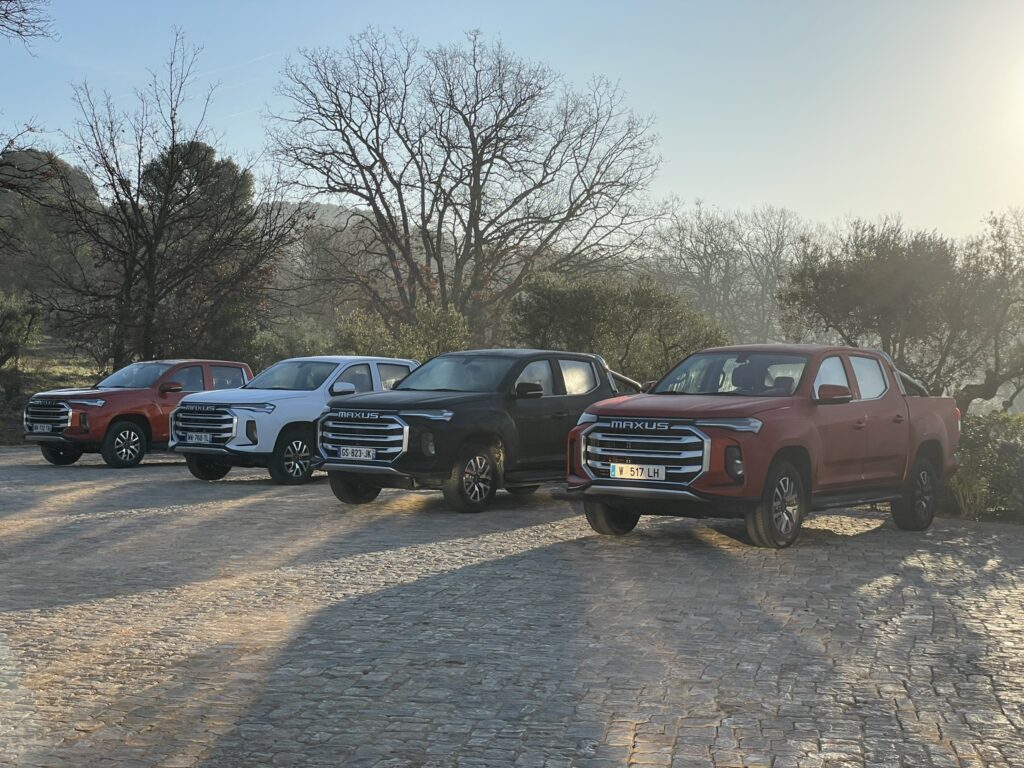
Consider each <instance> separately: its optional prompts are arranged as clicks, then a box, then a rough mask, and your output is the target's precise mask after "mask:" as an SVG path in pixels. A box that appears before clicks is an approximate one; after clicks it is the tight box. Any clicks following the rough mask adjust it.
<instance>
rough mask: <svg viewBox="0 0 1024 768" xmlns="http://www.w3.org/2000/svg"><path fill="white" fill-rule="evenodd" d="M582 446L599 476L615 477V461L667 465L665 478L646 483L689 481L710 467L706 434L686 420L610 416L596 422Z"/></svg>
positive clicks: (593, 472) (588, 460)
mask: <svg viewBox="0 0 1024 768" xmlns="http://www.w3.org/2000/svg"><path fill="white" fill-rule="evenodd" d="M583 450H584V458H585V460H586V466H587V469H589V470H590V473H591V474H592V475H593V476H594V477H595V478H596V479H606V480H612V478H611V465H612V464H644V465H647V466H662V467H664V468H665V479H664V480H661V481H641V482H643V484H645V485H646V484H650V483H653V484H655V485H661V484H664V483H672V484H677V485H689V484H690V483H692V482H693V481H694V480H695V479H697V477H698V476H699V475H700V474H701V473H702V472H704V470H705V469H707V460H708V458H709V454H710V445H709V441H708V438H707V436H705V435H704V434H703V433H702V432H700V431H699V430H697V429H695V428H694V427H691V426H688V425H686V424H677V423H673V422H670V421H663V420H660V419H659V420H656V421H655V420H643V419H637V420H635V421H618V420H609V421H599V422H597V423H596V424H594V426H593V427H592V428H591V429H590V430H589V431H588V432H587V433H586V434H585V435H584V437H583ZM613 482H620V481H618V480H615V481H613ZM629 482H637V481H629Z"/></svg>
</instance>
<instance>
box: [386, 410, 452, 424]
mask: <svg viewBox="0 0 1024 768" xmlns="http://www.w3.org/2000/svg"><path fill="white" fill-rule="evenodd" d="M398 415H399V416H418V417H419V418H421V419H430V420H431V421H451V420H452V416H454V415H455V412H454V411H449V410H448V409H447V408H445V409H444V410H440V411H399V412H398Z"/></svg>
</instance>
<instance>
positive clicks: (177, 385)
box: [160, 381, 185, 395]
mask: <svg viewBox="0 0 1024 768" xmlns="http://www.w3.org/2000/svg"><path fill="white" fill-rule="evenodd" d="M184 389H185V387H184V386H183V385H182V383H181V382H180V381H165V382H164V383H163V384H161V385H160V394H161V395H166V394H167V393H168V392H181V391H183V390H184Z"/></svg>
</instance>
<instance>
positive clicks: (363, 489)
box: [327, 472, 381, 504]
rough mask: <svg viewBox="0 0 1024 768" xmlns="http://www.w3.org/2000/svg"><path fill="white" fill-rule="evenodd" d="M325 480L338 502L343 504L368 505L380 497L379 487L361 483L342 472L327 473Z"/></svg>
mask: <svg viewBox="0 0 1024 768" xmlns="http://www.w3.org/2000/svg"><path fill="white" fill-rule="evenodd" d="M327 479H328V480H329V481H330V483H331V490H332V491H333V492H334V495H335V496H337V497H338V501H342V502H344V503H345V504H369V503H370V502H371V501H373V500H374V499H376V498H377V497H378V496H380V490H381V489H380V487H379V486H376V485H370V484H369V483H363V482H360V481H359V480H356V479H354V478H352V477H350V476H347V475H346V474H345V473H344V472H328V473H327Z"/></svg>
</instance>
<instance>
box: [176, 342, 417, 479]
mask: <svg viewBox="0 0 1024 768" xmlns="http://www.w3.org/2000/svg"><path fill="white" fill-rule="evenodd" d="M416 366H417V363H416V361H415V360H405V359H398V358H389V357H361V356H360V357H356V356H344V355H321V356H313V357H296V358H291V359H289V360H282V361H280V362H278V363H275V364H274V365H272V366H270V367H269V368H267V369H266V370H265V371H263V372H261V373H260V374H259V375H258V376H256V377H255V378H254V379H252V381H249V382H247V383H245V384H244V385H243V386H241V387H238V388H235V389H223V390H218V391H216V392H204V393H201V394H195V395H189V396H188V397H186V398H184V399H183V400H182V401H181V404H180V406H179V407H178V408H177V409H176V410H175V411H174V413H173V414H172V416H171V434H170V448H171V450H172V451H175V452H177V453H181V454H183V455H184V456H185V462H186V464H187V465H188V469H189V471H190V472H191V473H192V475H193V476H194V477H196V478H198V479H200V480H219V479H221V478H223V477H224V476H225V475H227V474H228V472H230V471H231V468H232V467H234V466H243V467H266V468H267V470H268V471H269V473H270V476H271V478H272V479H273V480H274V482H276V483H279V484H285V485H296V484H299V483H304V482H306V481H308V480H309V479H310V477H311V476H312V473H313V470H314V469H315V462H314V446H315V445H316V442H315V424H316V421H317V419H319V418H320V416H321V415H322V414H323V412H324V410H325V408H326V404H327V401H328V399H329V398H331V397H335V396H339V395H352V394H358V393H367V392H375V391H378V392H379V391H381V390H384V389H389V388H390V387H392V386H394V384H395V383H396V382H398V381H400V380H401V379H403V378H405V377H406V376H408V375H409V372H410V371H412V370H414V369H415V368H416Z"/></svg>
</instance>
